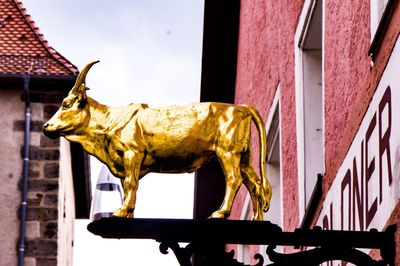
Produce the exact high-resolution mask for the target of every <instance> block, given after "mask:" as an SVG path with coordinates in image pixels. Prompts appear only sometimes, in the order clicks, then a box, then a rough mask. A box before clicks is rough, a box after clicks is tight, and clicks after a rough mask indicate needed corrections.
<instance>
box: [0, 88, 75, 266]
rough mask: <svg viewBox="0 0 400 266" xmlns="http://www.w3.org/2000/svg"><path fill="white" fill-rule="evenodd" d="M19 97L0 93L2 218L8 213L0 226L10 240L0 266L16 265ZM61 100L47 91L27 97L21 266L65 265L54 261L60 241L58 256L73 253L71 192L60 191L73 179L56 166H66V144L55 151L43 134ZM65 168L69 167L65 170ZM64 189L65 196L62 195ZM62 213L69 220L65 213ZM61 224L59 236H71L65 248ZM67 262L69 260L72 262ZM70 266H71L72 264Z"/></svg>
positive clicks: (21, 120) (21, 112) (20, 145)
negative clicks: (26, 172) (28, 119)
mask: <svg viewBox="0 0 400 266" xmlns="http://www.w3.org/2000/svg"><path fill="white" fill-rule="evenodd" d="M21 94H22V91H21V90H2V96H1V97H0V106H1V107H0V109H2V110H3V111H2V112H3V116H2V120H3V121H2V122H1V123H2V126H1V129H0V134H1V135H2V136H3V138H1V139H0V146H1V148H0V154H1V157H2V158H4V159H3V160H1V162H0V167H1V169H3V171H2V173H0V175H1V176H0V178H1V180H3V181H6V182H2V183H7V185H6V186H3V187H2V190H3V193H1V194H2V196H1V197H5V199H4V201H3V200H2V201H1V202H7V204H6V205H7V206H1V207H0V211H1V213H2V214H3V213H7V215H5V216H4V215H2V217H1V218H0V225H1V226H3V228H4V227H6V226H7V225H8V226H9V227H10V228H9V230H7V231H8V232H7V236H5V235H4V237H3V236H2V239H9V240H10V241H3V243H0V251H1V253H2V256H1V258H0V265H16V261H17V242H18V236H19V209H20V197H21V180H22V156H23V136H24V119H25V118H24V102H23V101H24V97H23V96H21ZM62 98H63V97H62V94H61V93H51V92H32V93H31V96H30V100H31V113H32V118H31V133H30V153H29V159H30V162H29V178H28V205H27V229H26V230H27V231H26V253H25V257H26V258H25V261H26V265H29V266H35V265H37V266H40V265H43V266H44V265H45V266H47V265H68V264H67V263H66V261H67V259H66V258H65V256H61V257H62V260H63V261H62V262H61V261H59V259H58V258H59V257H60V254H59V250H60V241H59V239H60V238H62V239H63V243H62V244H61V245H62V246H63V247H64V248H63V249H62V252H63V253H68V251H67V250H66V249H65V247H69V249H70V250H72V241H73V240H72V223H73V219H74V217H72V219H71V215H72V216H74V207H73V206H74V198H73V190H72V191H71V189H69V190H68V189H65V188H64V186H65V184H66V181H65V180H70V181H69V183H72V174H71V171H70V170H69V171H66V173H62V172H61V170H60V161H61V160H64V161H67V162H68V157H69V156H70V154H69V145H63V149H60V140H50V139H48V138H47V137H45V136H44V135H43V134H42V125H43V123H44V121H47V119H49V118H50V117H51V116H52V115H53V113H54V112H55V111H56V110H57V109H58V106H59V104H60V103H61V100H62ZM61 157H63V158H64V159H62V158H61ZM70 165H71V164H70V163H69V167H70ZM64 168H65V167H64ZM63 171H65V170H63ZM60 177H62V178H60ZM71 187H72V185H71ZM66 190H68V192H69V195H66V194H65V191H66ZM71 195H72V196H71ZM65 202H70V203H68V204H66V203H65ZM65 206H68V208H69V209H68V208H65ZM60 207H62V208H60ZM3 210H5V211H3ZM66 212H68V215H66V214H65V213H66ZM66 216H68V219H66V218H67V217H66ZM66 221H68V223H70V224H71V225H70V226H69V227H70V229H69V230H65V225H64V224H65V222H66ZM61 225H63V229H62V230H61V231H62V234H69V235H70V236H71V237H70V238H69V239H68V241H67V242H68V243H66V242H65V241H66V237H63V236H61V237H60V226H61ZM1 234H3V233H1ZM4 242H7V243H4ZM67 249H68V248H67ZM70 253H71V252H70ZM4 254H6V255H4ZM70 256H72V253H71V254H70ZM69 261H72V258H70V259H69ZM69 265H72V262H70V263H69Z"/></svg>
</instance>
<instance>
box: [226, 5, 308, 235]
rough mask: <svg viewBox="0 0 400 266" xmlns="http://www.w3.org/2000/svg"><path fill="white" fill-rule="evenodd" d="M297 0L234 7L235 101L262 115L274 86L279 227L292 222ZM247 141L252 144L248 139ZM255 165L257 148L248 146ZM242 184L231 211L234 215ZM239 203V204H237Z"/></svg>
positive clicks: (290, 225)
mask: <svg viewBox="0 0 400 266" xmlns="http://www.w3.org/2000/svg"><path fill="white" fill-rule="evenodd" d="M302 5H303V1H299V0H297V1H290V2H284V1H266V0H257V1H242V2H241V12H240V29H239V46H238V66H237V79H236V98H235V101H236V103H245V104H251V105H253V106H255V107H256V108H257V109H258V110H259V111H260V113H261V115H262V117H263V118H264V120H265V119H266V118H267V115H268V112H269V109H270V107H271V104H272V101H273V98H274V95H275V92H276V89H277V87H278V84H279V87H280V91H281V96H280V104H281V107H282V113H281V121H282V124H281V132H282V133H281V142H282V151H281V152H282V154H283V161H282V174H283V195H285V199H284V209H286V210H290V211H289V212H290V213H285V215H284V228H285V230H291V229H294V228H295V227H297V226H298V224H299V217H298V215H297V214H298V192H297V149H296V130H295V129H296V119H295V118H296V116H295V108H296V105H295V87H294V86H295V82H294V33H295V30H296V25H297V21H298V17H299V14H300V11H301V8H302ZM253 146H254V147H256V146H257V142H256V141H255V140H254V143H253ZM253 152H254V155H253V158H254V163H255V165H258V149H257V148H254V149H253ZM244 197H245V191H244V190H243V189H242V190H241V191H240V192H239V195H238V196H237V199H236V203H235V204H236V205H235V206H237V207H236V209H235V210H234V212H233V213H232V217H234V218H238V217H239V216H240V211H241V208H240V202H242V200H243V198H244ZM238 205H239V206H238Z"/></svg>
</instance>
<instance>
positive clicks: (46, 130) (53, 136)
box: [42, 122, 60, 139]
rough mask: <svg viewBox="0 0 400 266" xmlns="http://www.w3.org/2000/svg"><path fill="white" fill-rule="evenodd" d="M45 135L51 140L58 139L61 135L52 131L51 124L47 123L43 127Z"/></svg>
mask: <svg viewBox="0 0 400 266" xmlns="http://www.w3.org/2000/svg"><path fill="white" fill-rule="evenodd" d="M42 130H43V133H44V134H45V135H46V137H48V138H51V139H56V138H58V137H59V136H60V134H59V133H58V132H57V131H55V130H51V124H50V123H49V122H47V123H45V124H44V125H43V129H42Z"/></svg>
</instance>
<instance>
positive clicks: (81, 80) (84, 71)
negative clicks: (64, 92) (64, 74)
mask: <svg viewBox="0 0 400 266" xmlns="http://www.w3.org/2000/svg"><path fill="white" fill-rule="evenodd" d="M98 62H100V61H99V60H97V61H93V62H90V63H89V64H87V65H86V66H85V67H84V68H83V69H82V71H81V73H79V75H78V77H77V78H76V81H75V85H74V87H73V88H72V89H71V92H70V93H76V92H77V90H78V89H79V88H80V86H81V85H82V84H83V83H85V79H86V75H87V73H88V72H89V70H90V68H91V67H92V66H93V65H94V64H96V63H98Z"/></svg>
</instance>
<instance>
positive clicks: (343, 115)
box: [324, 0, 371, 183]
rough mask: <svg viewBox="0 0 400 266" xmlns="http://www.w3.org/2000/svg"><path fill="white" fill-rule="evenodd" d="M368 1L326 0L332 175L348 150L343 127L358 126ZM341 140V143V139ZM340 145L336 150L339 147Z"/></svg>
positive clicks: (327, 105) (328, 134)
mask: <svg viewBox="0 0 400 266" xmlns="http://www.w3.org/2000/svg"><path fill="white" fill-rule="evenodd" d="M369 5H370V3H369V2H368V1H351V0H345V1H332V0H331V1H326V3H325V35H324V37H325V40H324V58H325V59H324V75H325V78H324V82H325V84H324V85H325V86H324V87H325V90H324V98H325V100H324V108H325V162H326V169H327V170H328V171H329V175H328V176H329V177H328V178H332V177H333V175H332V174H333V173H336V171H337V168H338V166H339V164H340V162H339V161H341V160H343V158H342V157H343V156H338V155H339V154H338V150H339V149H344V150H347V149H348V146H349V144H350V143H349V141H350V140H349V139H347V140H344V138H350V139H352V138H353V136H354V135H352V136H346V135H345V132H346V128H348V127H353V128H354V129H356V128H357V129H358V126H359V123H360V121H356V120H354V119H352V113H353V112H354V110H355V109H356V108H357V106H358V105H359V104H360V103H359V100H360V99H361V98H362V97H365V92H364V91H365V89H364V87H365V83H366V77H367V76H368V72H369V71H370V62H371V60H370V58H369V57H368V49H369V46H370V28H369V20H370V17H369ZM343 141H344V142H343ZM338 148H339V149H338ZM331 181H332V180H329V183H330V182H331Z"/></svg>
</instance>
